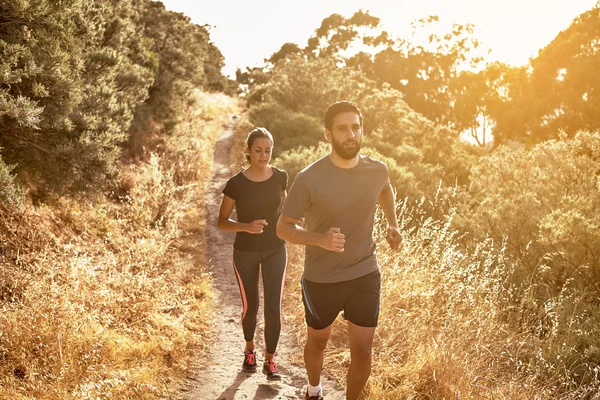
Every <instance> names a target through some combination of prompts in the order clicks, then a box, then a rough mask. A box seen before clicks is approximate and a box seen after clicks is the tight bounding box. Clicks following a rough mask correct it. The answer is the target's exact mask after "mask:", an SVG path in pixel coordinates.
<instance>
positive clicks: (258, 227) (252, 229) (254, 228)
mask: <svg viewBox="0 0 600 400" xmlns="http://www.w3.org/2000/svg"><path fill="white" fill-rule="evenodd" d="M246 225H247V229H246V232H248V233H251V234H253V235H258V234H260V233H263V229H264V228H265V226H267V225H269V224H267V220H266V219H257V220H255V221H252V222H250V223H248V224H246Z"/></svg>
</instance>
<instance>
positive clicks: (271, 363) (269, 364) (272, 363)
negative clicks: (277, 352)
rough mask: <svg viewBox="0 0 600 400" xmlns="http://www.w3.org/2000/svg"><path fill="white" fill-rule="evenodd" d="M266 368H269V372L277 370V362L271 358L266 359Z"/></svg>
mask: <svg viewBox="0 0 600 400" xmlns="http://www.w3.org/2000/svg"><path fill="white" fill-rule="evenodd" d="M267 368H269V372H273V373H275V372H277V364H275V361H273V360H269V361H267Z"/></svg>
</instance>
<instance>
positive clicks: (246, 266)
mask: <svg viewBox="0 0 600 400" xmlns="http://www.w3.org/2000/svg"><path fill="white" fill-rule="evenodd" d="M259 266H260V253H258V252H253V251H239V250H234V251H233V268H234V271H235V276H236V280H237V283H238V285H239V288H240V295H241V297H242V308H243V309H242V328H243V330H244V339H245V340H246V346H247V347H246V350H254V332H255V330H256V316H257V313H258V303H259V299H258V271H259Z"/></svg>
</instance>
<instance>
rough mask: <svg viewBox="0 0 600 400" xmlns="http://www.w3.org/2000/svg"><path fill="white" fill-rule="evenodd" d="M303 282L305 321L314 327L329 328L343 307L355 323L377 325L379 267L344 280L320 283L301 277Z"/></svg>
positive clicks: (369, 325)
mask: <svg viewBox="0 0 600 400" xmlns="http://www.w3.org/2000/svg"><path fill="white" fill-rule="evenodd" d="M301 285H302V300H303V303H304V314H305V317H306V324H307V325H308V326H310V327H311V328H313V329H325V328H327V327H328V326H329V325H331V324H332V323H333V321H335V319H336V318H337V316H338V314H339V312H340V311H342V310H343V311H344V318H346V320H348V321H350V322H352V323H353V324H355V325H358V326H362V327H376V326H377V320H378V318H379V297H380V294H381V273H380V272H379V270H377V271H374V272H371V273H370V274H367V275H365V276H361V277H360V278H356V279H352V280H349V281H344V282H332V283H317V282H311V281H307V280H305V279H304V277H302V281H301Z"/></svg>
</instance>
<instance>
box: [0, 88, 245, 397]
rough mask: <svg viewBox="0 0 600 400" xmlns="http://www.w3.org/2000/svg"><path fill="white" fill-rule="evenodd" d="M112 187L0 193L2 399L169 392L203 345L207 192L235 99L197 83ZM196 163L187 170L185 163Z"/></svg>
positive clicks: (207, 295)
mask: <svg viewBox="0 0 600 400" xmlns="http://www.w3.org/2000/svg"><path fill="white" fill-rule="evenodd" d="M195 96H197V104H201V107H193V108H189V109H187V110H186V116H185V121H186V122H185V123H184V124H180V125H178V126H177V127H176V128H175V130H174V132H173V135H172V137H173V139H174V140H167V141H166V142H165V146H164V148H163V152H162V153H161V154H156V153H154V154H152V155H150V157H149V159H148V161H147V162H145V161H138V162H137V163H135V164H131V165H127V166H125V167H124V171H123V174H122V180H121V183H120V185H119V191H118V192H115V193H113V194H112V195H111V196H110V197H106V196H104V197H96V198H87V199H74V198H71V197H67V196H65V197H63V198H61V199H60V200H59V201H58V204H56V205H55V206H40V207H36V208H34V207H31V205H30V204H28V207H26V208H25V209H24V210H23V212H18V213H17V212H14V211H13V210H10V209H8V208H7V207H5V206H4V205H3V204H1V203H0V242H1V243H2V251H1V252H0V307H1V308H2V313H1V314H0V326H2V334H1V335H0V357H1V359H2V363H0V398H10V399H31V398H46V399H99V398H103V399H159V398H173V397H175V396H176V395H177V394H178V392H179V391H178V386H179V383H180V382H181V380H182V379H183V378H184V376H185V375H186V373H187V372H186V371H187V370H188V367H189V360H190V358H191V357H193V356H194V355H195V354H197V352H198V351H203V350H204V349H206V348H207V347H208V346H209V335H210V333H211V329H210V323H209V320H210V315H211V313H210V309H211V308H212V307H213V304H212V298H211V291H212V289H211V281H210V277H209V274H208V273H207V271H206V268H205V267H206V266H207V259H206V257H205V254H204V251H203V249H202V246H201V244H202V243H203V241H204V227H205V224H204V218H205V217H204V207H203V206H202V202H198V198H202V197H203V196H204V190H205V188H206V187H207V185H206V182H207V179H208V178H209V174H210V168H209V166H210V164H211V162H212V160H211V157H210V156H209V157H206V155H207V154H212V152H211V150H212V147H213V146H214V143H215V142H216V140H217V139H218V137H219V135H220V134H221V132H222V125H223V124H224V123H226V122H227V121H228V119H227V118H228V115H229V114H231V113H235V112H239V109H238V108H237V105H236V102H235V101H234V100H233V99H230V98H226V97H225V96H222V95H220V96H219V95H209V94H206V93H196V94H195ZM192 172H193V174H192Z"/></svg>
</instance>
